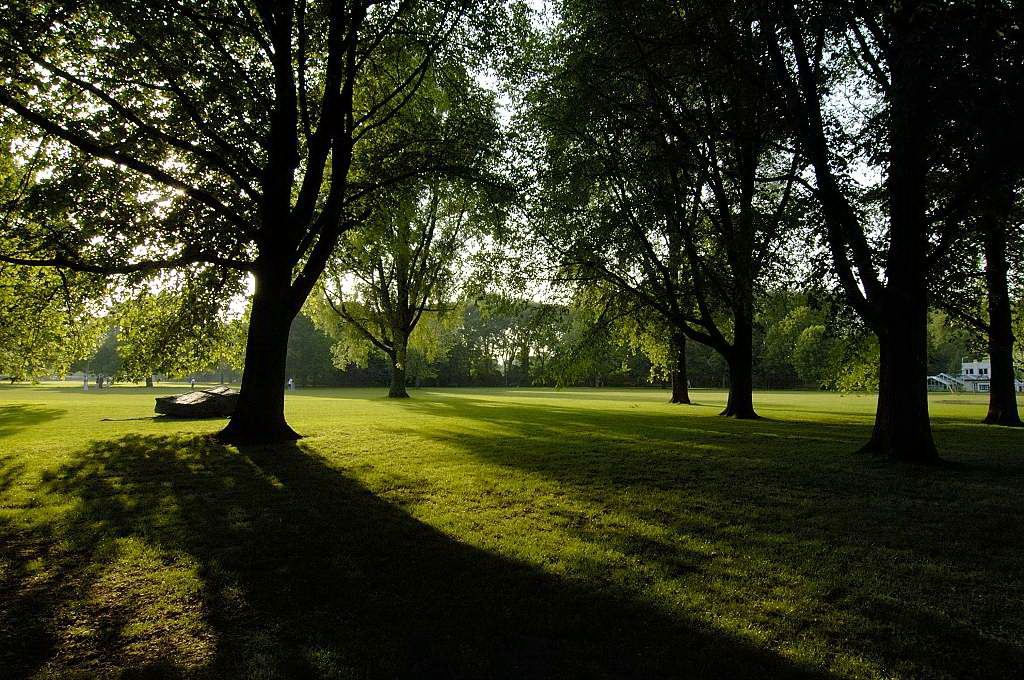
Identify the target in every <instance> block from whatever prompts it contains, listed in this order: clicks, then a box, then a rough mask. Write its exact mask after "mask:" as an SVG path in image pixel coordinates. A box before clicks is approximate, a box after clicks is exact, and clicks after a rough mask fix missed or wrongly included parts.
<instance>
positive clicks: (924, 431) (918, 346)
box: [862, 303, 938, 463]
mask: <svg viewBox="0 0 1024 680" xmlns="http://www.w3.org/2000/svg"><path fill="white" fill-rule="evenodd" d="M914 306H916V307H917V309H913V308H910V307H909V306H904V307H905V308H904V309H903V310H902V313H900V312H898V311H893V312H890V314H889V317H890V320H889V323H888V324H887V329H886V331H885V332H883V333H881V334H880V335H879V338H878V341H879V349H880V357H879V358H880V361H879V375H878V378H879V381H878V406H877V409H876V411H875V426H874V430H873V431H872V433H871V440H870V441H869V442H868V443H867V444H866V445H865V446H864V448H863V449H862V451H865V452H870V453H878V454H883V455H886V456H889V457H890V458H893V459H896V460H901V461H905V462H910V463H932V462H935V461H936V460H938V453H937V452H936V449H935V442H934V440H933V439H932V429H931V423H930V421H929V419H928V388H927V384H928V339H927V326H926V319H927V305H925V304H923V303H918V304H917V305H914Z"/></svg>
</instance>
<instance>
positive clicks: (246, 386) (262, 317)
mask: <svg viewBox="0 0 1024 680" xmlns="http://www.w3.org/2000/svg"><path fill="white" fill-rule="evenodd" d="M288 284H289V281H288V273H287V270H283V271H282V272H280V273H274V272H266V271H264V272H260V273H258V274H257V276H256V291H255V293H254V294H253V298H252V312H251V314H250V317H249V334H248V336H247V338H246V343H245V367H244V368H243V370H242V386H241V390H240V393H239V395H238V405H237V406H236V407H235V413H234V415H232V416H231V420H230V421H229V422H228V425H227V427H225V428H224V429H223V430H221V431H220V433H219V434H218V437H219V438H220V439H221V440H223V441H225V442H228V443H231V444H240V445H249V444H273V443H279V442H286V441H295V440H296V439H299V438H300V437H299V434H298V433H296V432H295V430H293V429H292V428H291V427H290V426H289V425H288V423H287V421H286V420H285V417H284V384H285V361H286V358H287V355H288V332H289V330H290V329H291V325H292V320H293V319H294V318H295V315H296V313H297V311H298V310H297V308H296V307H295V306H294V305H293V304H291V301H290V300H289V295H288V293H289V285H288Z"/></svg>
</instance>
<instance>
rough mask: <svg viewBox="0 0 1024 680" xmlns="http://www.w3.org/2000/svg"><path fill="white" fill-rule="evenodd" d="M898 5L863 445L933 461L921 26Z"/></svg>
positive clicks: (910, 458)
mask: <svg viewBox="0 0 1024 680" xmlns="http://www.w3.org/2000/svg"><path fill="white" fill-rule="evenodd" d="M909 7H910V6H909V5H908V6H906V7H903V8H902V9H901V11H900V12H899V13H898V18H897V19H896V26H897V30H894V35H895V38H894V40H893V44H892V50H893V55H894V56H893V57H892V58H891V64H892V66H891V68H892V71H893V75H892V79H891V80H892V85H891V88H890V94H889V96H890V101H891V112H890V121H889V125H890V129H889V178H888V193H889V251H888V257H887V260H886V267H885V272H886V276H887V278H888V280H887V281H886V283H885V289H884V292H883V293H882V296H881V298H880V299H879V300H877V302H876V304H877V307H876V309H877V310H878V318H877V322H876V323H875V326H876V328H875V331H876V333H877V335H878V343H879V350H880V356H879V367H878V368H879V381H878V406H877V409H876V411H875V427H874V430H873V431H872V433H871V439H870V441H868V443H867V445H865V446H864V448H863V449H862V450H864V451H869V452H873V453H879V454H882V455H885V456H888V457H890V458H892V459H894V460H900V461H904V462H910V463H932V462H935V461H937V460H938V452H937V451H936V449H935V441H934V440H933V439H932V429H931V422H930V420H929V417H928V288H927V276H928V263H927V249H928V222H927V217H926V215H927V209H928V201H927V195H926V190H925V178H926V176H927V172H928V165H927V162H926V160H925V157H926V154H925V145H926V143H927V142H926V137H925V134H924V130H925V129H926V127H927V121H928V119H929V114H930V112H929V111H927V110H926V109H925V108H924V107H926V106H927V101H928V93H927V90H926V86H927V82H928V76H929V74H927V73H924V72H921V69H920V50H921V49H925V48H926V45H925V44H924V35H925V32H926V31H925V30H924V29H923V28H922V27H920V26H913V22H914V21H915V20H917V18H918V17H917V16H916V15H915V14H914V12H913V11H912V9H908V8H909Z"/></svg>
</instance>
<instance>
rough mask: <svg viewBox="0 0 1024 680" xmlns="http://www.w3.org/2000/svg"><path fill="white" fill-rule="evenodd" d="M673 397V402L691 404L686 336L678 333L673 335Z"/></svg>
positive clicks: (671, 401)
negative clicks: (687, 375)
mask: <svg viewBox="0 0 1024 680" xmlns="http://www.w3.org/2000/svg"><path fill="white" fill-rule="evenodd" d="M671 351H672V362H673V363H672V373H671V376H672V399H670V403H673V404H689V403H690V388H689V385H688V384H687V382H688V379H687V377H686V336H685V335H684V334H682V333H677V334H675V335H674V336H673V337H672V349H671Z"/></svg>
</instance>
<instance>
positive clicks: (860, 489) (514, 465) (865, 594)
mask: <svg viewBox="0 0 1024 680" xmlns="http://www.w3.org/2000/svg"><path fill="white" fill-rule="evenodd" d="M456 401H457V403H458V407H457V409H455V413H454V414H452V413H451V405H452V403H455V402H456ZM396 409H401V410H402V411H404V412H406V413H408V414H410V415H413V416H435V415H437V416H440V415H452V416H453V417H456V418H459V419H461V423H459V422H458V421H449V420H442V419H440V418H425V419H423V420H419V421H412V420H410V421H409V422H407V423H402V420H401V419H399V418H396V419H395V420H394V421H393V422H395V423H402V424H395V425H390V424H389V425H382V426H381V429H382V430H383V432H384V434H383V436H390V437H394V438H397V439H399V440H405V441H407V443H406V444H405V445H404V448H405V449H411V448H413V447H414V445H413V444H412V442H415V441H423V440H431V441H435V442H441V443H443V444H444V447H443V450H446V451H454V452H458V453H457V455H458V456H461V457H462V458H463V459H465V460H475V461H479V462H480V463H483V464H485V465H487V466H489V469H488V474H490V475H492V476H493V477H498V476H501V474H502V473H501V472H500V471H499V470H500V468H507V469H509V470H512V471H526V472H528V473H529V474H530V475H531V476H537V475H539V476H542V477H543V478H545V479H546V480H549V482H551V483H552V484H553V485H554V486H542V487H541V489H540V490H539V491H538V493H539V494H545V493H557V494H559V495H562V496H565V497H569V498H573V499H576V500H578V501H579V503H578V504H577V507H581V508H582V510H580V511H579V516H578V517H576V516H572V515H573V509H572V507H571V506H570V507H568V508H567V509H568V511H569V512H568V514H567V516H566V517H565V518H564V519H565V521H564V522H563V523H561V524H559V526H558V530H559V531H562V532H564V533H565V534H566V535H567V536H568V537H570V538H571V539H573V540H580V541H584V542H586V543H589V544H592V545H595V546H596V549H595V550H594V552H595V553H597V554H602V553H612V554H614V553H622V554H626V555H634V556H636V557H637V559H639V560H641V561H642V562H643V563H644V564H646V565H649V566H653V567H654V568H655V571H656V573H660V574H665V575H666V576H665V577H664V578H665V580H666V582H675V586H674V587H676V588H677V589H681V590H683V591H686V590H689V589H694V588H698V589H699V588H702V587H705V585H706V583H707V582H708V581H709V580H712V581H713V580H718V581H719V582H721V583H723V584H724V589H723V590H724V593H725V596H724V597H723V604H724V605H725V606H734V605H736V604H737V603H739V605H738V606H739V607H740V608H741V609H743V610H744V616H747V617H749V619H750V620H757V619H759V618H760V616H761V605H762V604H763V601H764V598H765V595H766V593H772V595H771V596H770V597H777V598H780V599H781V600H782V601H783V604H784V607H783V608H784V609H785V610H786V611H787V614H786V615H785V617H782V620H779V621H776V622H773V623H771V624H767V625H777V626H778V630H779V631H780V634H781V635H783V636H787V635H793V636H798V637H808V636H809V634H813V635H815V636H817V637H819V639H820V640H822V641H823V642H825V643H826V644H832V643H833V641H834V643H835V644H837V645H838V646H840V647H842V648H843V650H844V651H845V652H846V653H847V654H851V653H852V654H853V655H854V656H857V655H863V656H864V657H867V658H871V659H873V660H874V661H876V662H877V663H879V664H880V665H881V666H882V667H883V668H889V669H896V668H901V667H902V668H906V669H908V670H907V672H908V673H909V674H911V675H917V674H925V675H931V674H940V675H941V674H947V673H948V674H950V675H953V676H969V675H975V674H977V675H982V676H986V675H987V676H989V677H996V676H1004V675H1014V673H1018V672H1024V644H1022V642H1021V641H1022V640H1024V637H1022V636H1024V626H1022V625H1021V620H1020V617H1019V611H1018V608H1017V607H1016V605H1015V604H1013V603H1014V602H1015V601H1018V600H1019V597H1020V596H1021V595H1024V579H1022V577H1021V573H1020V555H1021V554H1022V552H1024V534H1022V533H1021V532H1020V531H1019V523H1020V520H1021V518H1022V517H1024V500H1022V499H1024V459H1021V458H1020V456H1019V455H1017V453H1018V452H1019V451H1018V448H1017V446H1016V445H1015V443H1019V442H1020V441H1021V440H1020V438H1019V437H1018V432H1016V431H1013V430H1007V429H992V428H985V427H983V426H974V425H972V424H967V423H963V422H962V421H960V425H966V427H964V428H961V427H952V426H950V427H949V428H947V429H939V430H937V436H938V437H939V439H940V442H942V443H944V444H945V445H946V446H947V450H951V451H952V452H953V454H954V455H956V456H958V457H960V458H966V459H967V461H968V462H966V463H959V464H957V465H955V466H952V465H951V466H946V467H939V468H928V469H921V468H917V467H903V466H894V465H891V464H888V463H885V462H884V461H870V460H869V461H867V462H864V459H863V458H858V457H856V456H854V455H852V454H851V449H850V447H849V443H850V442H851V441H854V442H855V441H858V440H859V438H860V436H861V434H862V433H863V435H864V436H866V434H867V432H868V431H869V428H870V425H865V424H844V423H841V422H840V423H826V424H822V423H809V422H781V421H777V422H764V421H759V422H756V423H750V422H736V421H731V420H726V419H721V418H715V417H709V416H702V415H693V416H686V415H676V414H668V413H656V414H651V413H632V412H629V411H625V410H623V409H619V410H599V409H590V408H576V409H573V408H569V407H560V406H552V405H551V404H537V405H532V404H530V405H527V404H522V403H520V404H505V405H503V406H502V407H501V408H495V405H494V402H491V401H486V400H475V399H471V398H470V399H467V398H458V399H452V400H449V401H448V402H447V403H435V402H432V401H429V400H418V401H409V402H403V403H401V404H400V405H398V404H396ZM960 429H964V430H965V431H966V435H965V434H964V433H963V432H960ZM954 447H956V448H954ZM448 464H449V465H450V464H452V463H451V462H448ZM494 466H497V469H496V468H495V467H494ZM511 477H512V478H513V479H516V480H518V479H520V478H521V477H520V475H519V473H515V472H513V473H511ZM548 489H554V490H555V491H549V490H548ZM482 502H486V499H485V500H484V501H482ZM555 509H556V510H557V511H558V512H565V511H566V508H563V507H556V508H555ZM605 513H610V514H611V515H612V516H614V517H615V519H614V520H613V521H611V522H607V523H604V522H602V521H601V520H600V517H602V516H603V515H604V514H605ZM595 516H596V517H597V518H598V520H597V521H595V519H594V517H595ZM650 536H660V537H662V538H661V539H659V540H658V541H657V542H653V543H652V541H651V539H650ZM691 539H693V540H696V541H698V542H700V541H711V542H714V543H715V544H716V548H719V549H720V553H721V554H722V555H724V559H722V560H721V561H720V562H718V561H711V562H708V563H705V564H703V565H700V570H699V573H698V574H695V576H694V577H693V578H692V579H691V578H688V576H687V575H686V574H683V575H682V576H681V577H679V578H677V577H676V576H674V574H673V572H674V571H675V566H674V563H675V562H676V561H677V560H678V558H679V556H680V555H684V554H685V546H686V545H688V544H690V543H692V541H691ZM737 571H739V572H740V573H742V574H744V576H743V577H742V578H736V577H735V573H736V572H737ZM643 587H644V588H646V587H647V586H643Z"/></svg>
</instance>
